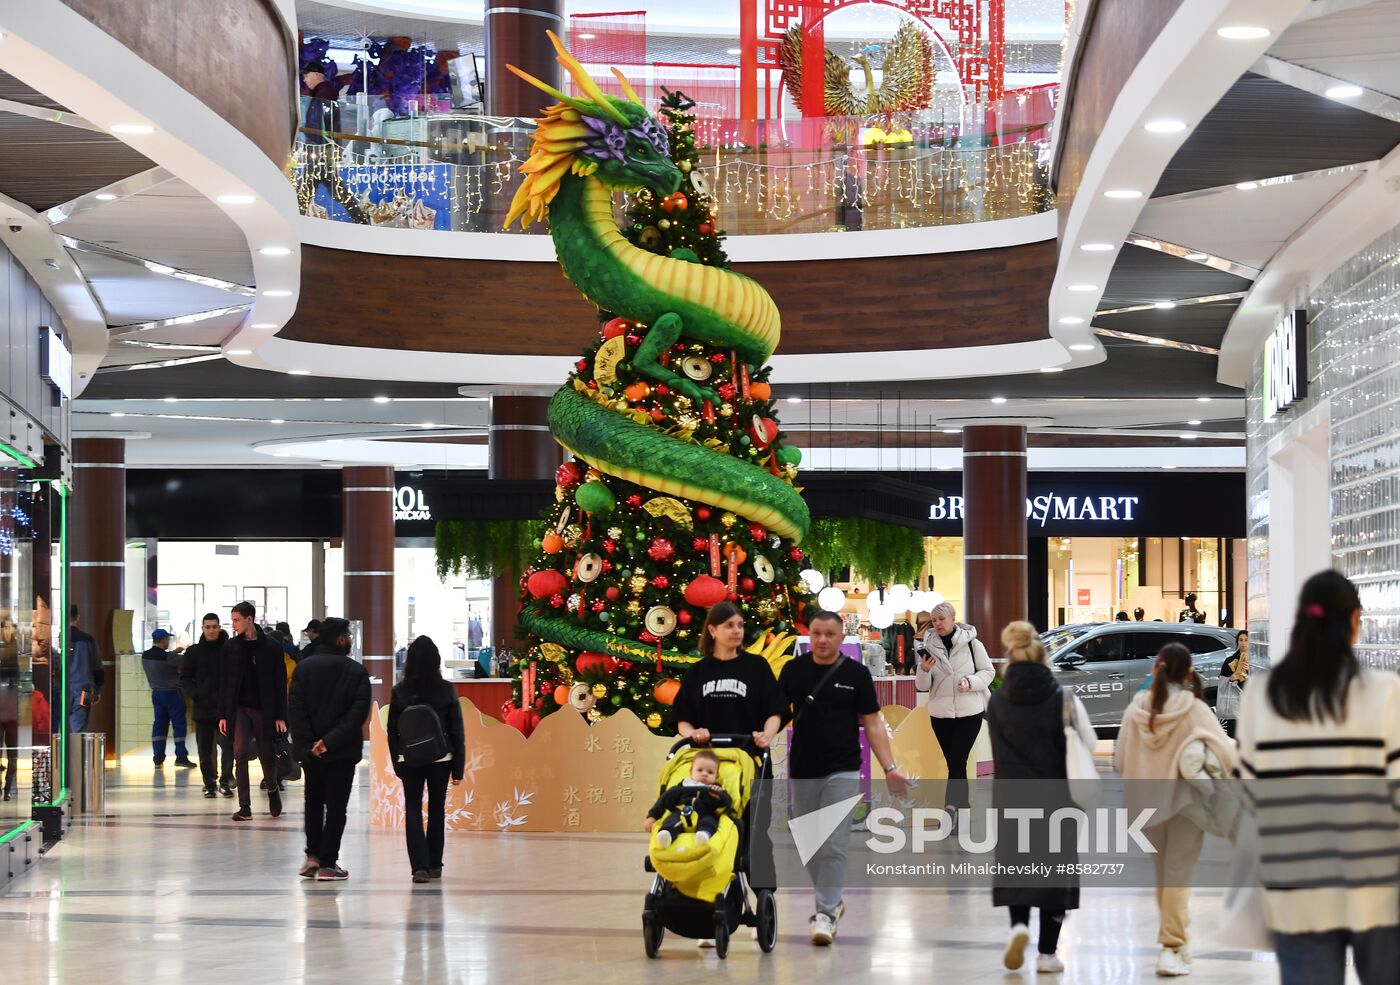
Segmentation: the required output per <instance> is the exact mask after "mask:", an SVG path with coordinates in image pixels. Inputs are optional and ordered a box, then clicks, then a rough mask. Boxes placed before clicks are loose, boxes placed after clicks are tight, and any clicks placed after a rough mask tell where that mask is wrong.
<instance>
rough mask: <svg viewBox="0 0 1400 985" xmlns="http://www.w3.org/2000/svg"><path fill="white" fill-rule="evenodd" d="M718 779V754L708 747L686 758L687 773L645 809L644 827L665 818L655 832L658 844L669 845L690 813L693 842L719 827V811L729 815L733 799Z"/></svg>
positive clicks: (665, 846) (732, 808) (706, 836)
mask: <svg viewBox="0 0 1400 985" xmlns="http://www.w3.org/2000/svg"><path fill="white" fill-rule="evenodd" d="M718 780H719V757H718V756H716V755H715V754H714V753H713V752H710V751H709V750H708V749H701V750H699V751H698V752H696V753H695V758H694V759H692V760H691V761H690V776H689V777H688V778H687V779H685V780H682V781H681V782H680V783H678V784H677V785H676V786H674V787H670V788H669V789H667V790H666V791H665V792H663V793H662V794H661V796H660V797H658V798H657V799H656V803H654V804H652V805H651V810H649V811H647V821H646V830H647V831H650V830H651V829H652V828H653V827H655V825H656V822H657V821H661V819H662V817H665V818H666V819H665V820H664V821H662V822H661V830H660V831H658V832H656V846H657V847H658V848H667V847H669V846H670V844H671V842H672V841H674V840H675V837H676V835H678V834H680V833H681V832H682V831H684V830H685V828H686V822H687V821H688V820H690V819H691V817H694V819H695V843H696V844H697V845H703V844H705V842H707V841H709V840H710V838H711V837H712V836H713V835H714V833H715V832H716V831H717V830H718V829H719V816H720V812H722V811H723V812H726V813H729V814H730V815H731V816H732V815H733V812H734V800H733V798H732V797H730V796H729V792H728V791H726V790H725V789H724V788H723V787H721V786H720V785H719V783H718Z"/></svg>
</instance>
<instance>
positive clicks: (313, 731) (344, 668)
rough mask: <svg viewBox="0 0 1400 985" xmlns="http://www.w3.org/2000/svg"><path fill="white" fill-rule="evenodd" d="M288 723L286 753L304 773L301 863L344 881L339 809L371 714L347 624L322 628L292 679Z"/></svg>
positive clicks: (320, 876)
mask: <svg viewBox="0 0 1400 985" xmlns="http://www.w3.org/2000/svg"><path fill="white" fill-rule="evenodd" d="M287 708H288V712H287V714H288V720H289V721H290V722H291V726H292V751H293V754H294V755H295V756H296V757H297V761H298V762H300V763H301V764H302V766H303V768H304V770H305V773H306V862H305V863H304V864H303V865H302V867H301V874H302V875H303V876H305V877H306V878H308V879H310V878H315V879H317V880H318V881H322V882H324V881H329V880H337V881H338V880H342V879H348V878H349V877H350V873H349V872H347V871H346V870H345V868H344V867H343V866H341V865H340V837H341V835H342V834H344V833H345V808H346V806H347V805H348V804H349V803H350V790H351V787H352V786H353V785H354V783H355V766H356V764H357V763H359V761H360V759H361V758H362V756H363V742H362V741H361V739H360V730H361V728H363V727H364V724H365V719H367V718H368V717H369V708H370V695H369V674H368V673H367V672H366V671H365V668H364V665H363V664H361V663H360V662H359V661H357V660H355V658H353V657H351V656H350V624H349V623H348V622H346V621H345V620H344V619H327V620H325V621H324V622H323V623H321V646H320V648H319V649H318V650H317V652H316V653H314V654H313V655H311V656H309V657H307V658H305V659H304V660H302V662H301V663H299V664H297V669H296V671H295V672H294V673H293V674H292V690H291V697H290V698H289V699H288V705H287Z"/></svg>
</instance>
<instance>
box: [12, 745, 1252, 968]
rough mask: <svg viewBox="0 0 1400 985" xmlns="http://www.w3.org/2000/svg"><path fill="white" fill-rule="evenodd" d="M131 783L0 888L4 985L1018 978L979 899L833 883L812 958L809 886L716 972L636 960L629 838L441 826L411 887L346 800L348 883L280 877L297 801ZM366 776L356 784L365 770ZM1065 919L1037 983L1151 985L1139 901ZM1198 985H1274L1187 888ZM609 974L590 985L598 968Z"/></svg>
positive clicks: (996, 913)
mask: <svg viewBox="0 0 1400 985" xmlns="http://www.w3.org/2000/svg"><path fill="white" fill-rule="evenodd" d="M164 772H165V776H164V777H158V778H152V777H151V775H150V773H149V771H148V772H147V773H146V774H145V775H137V774H134V773H133V772H132V771H127V772H126V773H125V774H124V775H122V776H120V777H118V776H116V775H115V774H114V775H113V777H112V778H111V780H110V781H109V783H110V785H109V789H108V798H107V814H106V816H105V817H104V818H101V819H97V820H94V821H89V822H84V821H79V822H78V823H75V824H74V825H73V827H72V828H71V829H70V831H69V833H68V835H67V837H66V838H65V839H64V840H63V842H62V844H61V846H60V847H59V848H58V849H57V850H56V851H55V852H54V853H53V854H52V855H51V856H50V857H49V858H48V859H47V860H46V861H44V862H43V863H42V864H41V865H40V866H39V867H38V868H37V869H36V870H35V871H33V872H31V873H30V874H29V875H27V876H25V877H23V878H21V879H19V880H18V881H16V882H15V883H14V884H13V885H12V887H11V888H10V889H9V890H8V891H0V961H3V964H4V975H3V979H4V980H5V981H13V982H36V983H37V982H54V983H69V982H115V983H125V982H150V983H154V985H164V983H170V985H176V983H179V985H187V983H198V985H221V983H235V982H237V983H247V982H303V981H306V982H375V983H379V982H394V981H400V982H406V983H418V982H431V983H435V985H436V983H472V982H502V983H506V982H509V983H511V985H520V983H532V982H555V981H559V980H565V981H568V980H579V979H583V978H585V976H594V977H596V978H597V979H598V980H599V981H604V982H622V983H626V982H642V981H648V982H655V981H665V982H668V983H670V982H700V981H711V980H718V981H736V982H755V981H757V982H779V983H786V982H793V983H797V982H801V983H810V982H813V981H815V980H817V979H839V978H846V977H848V976H856V977H855V978H854V979H853V980H856V981H874V980H878V981H888V982H900V981H911V982H919V983H924V982H929V981H938V982H956V983H958V985H974V983H984V982H1003V983H1006V982H1020V981H1028V980H1029V979H1031V978H1034V977H1035V976H1033V975H1030V974H1027V973H1024V972H1022V973H1016V974H1012V973H1009V972H1006V971H1004V970H1003V969H1002V968H1001V963H1000V957H1001V948H1002V944H1003V942H1004V939H1005V919H1006V918H1005V912H1004V911H1002V910H995V909H993V908H992V907H991V905H990V900H989V897H988V894H987V893H985V892H980V891H979V892H964V893H947V892H943V891H914V890H879V891H874V892H871V891H864V892H862V891H854V892H850V893H848V897H847V900H848V904H849V907H850V909H849V913H848V915H847V917H846V919H845V920H844V921H843V922H842V924H841V933H840V936H839V937H838V939H837V943H836V945H835V946H834V947H832V948H829V949H817V948H813V947H812V946H811V945H810V943H809V942H808V940H807V937H806V934H805V930H806V922H807V916H808V914H809V912H810V911H809V906H810V901H809V896H808V894H807V893H797V892H784V893H782V894H781V895H780V899H779V920H780V936H779V942H778V947H777V950H776V951H775V952H774V953H773V954H771V955H764V954H761V953H760V952H759V949H758V945H757V944H756V943H754V942H752V941H751V940H750V939H749V938H748V936H747V935H746V934H745V935H743V936H741V937H740V938H738V939H737V940H736V942H735V944H734V946H733V948H732V949H731V952H730V955H729V959H728V960H727V961H719V960H718V959H716V958H715V956H714V953H713V952H712V951H700V950H698V949H697V948H696V947H695V945H694V943H693V942H691V941H685V940H679V939H676V938H668V939H667V940H666V942H665V944H664V945H663V948H662V956H661V960H659V961H649V960H647V958H646V957H645V956H644V955H643V953H642V942H641V933H640V918H639V915H640V907H641V900H642V896H643V894H644V892H645V890H646V886H647V884H648V877H647V876H646V875H645V874H644V873H643V872H642V871H641V867H640V860H641V855H642V847H641V846H642V839H641V837H640V836H636V837H634V836H627V835H584V836H570V835H548V834H519V833H516V834H458V835H451V836H449V842H448V857H447V868H446V877H445V879H444V880H443V881H442V882H441V883H434V884H430V885H427V886H413V885H412V884H411V883H410V882H409V879H408V875H409V873H408V867H407V864H406V861H405V856H404V852H403V848H402V845H401V841H400V838H399V836H396V835H392V834H389V833H381V832H371V831H369V830H368V829H367V817H368V815H367V812H366V806H365V801H364V791H363V785H362V784H361V785H360V786H359V787H357V790H356V799H355V802H354V804H353V806H352V814H351V818H350V827H349V830H348V832H347V837H346V844H345V850H344V853H343V864H344V865H345V866H346V867H347V868H348V869H349V870H350V872H351V879H350V880H349V881H348V882H345V883H339V884H336V883H322V884H312V883H308V882H305V881H303V880H300V879H298V878H297V876H296V868H297V865H298V864H299V862H300V860H301V854H300V850H301V840H300V825H301V813H300V810H301V795H300V791H299V789H297V786H296V785H293V788H292V790H291V791H290V792H289V794H288V796H287V805H288V806H287V813H286V814H284V815H283V817H282V818H280V819H278V820H275V821H274V820H272V819H271V818H269V817H268V816H267V814H266V803H265V801H263V802H262V803H261V804H260V805H259V808H258V817H257V819H256V821H255V822H254V823H252V824H248V825H239V826H237V827H235V826H234V824H233V823H232V822H231V821H229V820H228V815H229V814H230V813H231V812H232V810H233V806H232V805H231V804H230V802H229V801H228V800H227V799H224V798H219V799H218V800H215V801H209V800H204V799H203V798H202V797H201V796H200V792H199V790H198V779H197V777H195V776H191V775H190V774H189V773H187V772H185V771H176V770H173V769H170V768H167V769H166V770H165V771H164ZM361 780H363V776H362V777H361ZM1084 904H1085V905H1084V908H1083V909H1081V910H1080V911H1078V912H1077V913H1075V914H1074V915H1073V916H1072V917H1071V918H1070V920H1069V921H1068V922H1067V924H1066V927H1065V932H1064V937H1063V939H1062V943H1061V952H1060V953H1061V955H1062V957H1063V958H1064V960H1065V963H1066V965H1067V966H1068V967H1067V970H1066V971H1065V973H1064V974H1063V975H1060V976H1040V981H1052V982H1053V981H1060V982H1066V983H1070V982H1103V983H1126V982H1137V981H1156V980H1157V979H1156V977H1155V976H1154V974H1153V963H1154V961H1155V957H1156V948H1155V945H1154V943H1153V941H1154V938H1155V932H1156V914H1155V912H1154V907H1153V900H1152V895H1151V893H1150V891H1147V892H1144V891H1138V892H1132V893H1107V892H1095V891H1086V893H1085V900H1084ZM1193 918H1194V925H1195V928H1196V930H1197V941H1196V943H1195V946H1194V948H1193V950H1194V951H1195V973H1194V975H1193V976H1192V978H1191V979H1190V981H1192V982H1195V983H1213V982H1214V983H1229V985H1252V983H1264V982H1276V981H1277V974H1276V970H1275V967H1274V964H1273V959H1272V956H1271V955H1255V954H1251V953H1250V952H1246V951H1239V950H1233V949H1231V948H1229V947H1228V945H1227V944H1226V943H1225V941H1224V939H1223V938H1224V936H1225V935H1224V933H1223V931H1224V930H1225V929H1226V928H1223V927H1222V926H1221V906H1220V896H1219V894H1218V893H1214V894H1208V893H1205V892H1202V893H1200V894H1198V896H1197V897H1196V899H1195V901H1194V904H1193ZM602 976H606V977H602Z"/></svg>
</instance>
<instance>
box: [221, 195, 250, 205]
mask: <svg viewBox="0 0 1400 985" xmlns="http://www.w3.org/2000/svg"><path fill="white" fill-rule="evenodd" d="M215 201H216V202H218V203H219V204H220V205H252V204H253V203H254V202H256V201H257V198H256V197H255V196H253V195H220V196H219V197H218V198H217V199H215Z"/></svg>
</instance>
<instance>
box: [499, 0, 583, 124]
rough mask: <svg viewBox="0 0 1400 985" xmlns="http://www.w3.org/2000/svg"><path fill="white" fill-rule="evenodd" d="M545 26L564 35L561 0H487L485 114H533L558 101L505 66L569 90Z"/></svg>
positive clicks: (555, 86) (529, 115) (560, 36)
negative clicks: (510, 66)
mask: <svg viewBox="0 0 1400 985" xmlns="http://www.w3.org/2000/svg"><path fill="white" fill-rule="evenodd" d="M546 31H553V32H554V33H555V34H557V35H558V36H559V38H560V40H564V4H563V0H486V115H487V116H523V117H533V116H535V115H536V114H537V113H539V111H540V110H541V109H543V108H544V107H545V106H548V105H550V104H551V103H553V102H554V100H553V99H552V98H550V97H549V96H548V95H546V94H545V93H543V92H541V91H540V90H539V89H536V88H535V87H534V86H532V85H530V84H529V83H528V82H526V81H524V80H523V79H521V78H519V77H517V76H516V75H515V73H513V72H511V71H510V70H509V69H507V68H506V66H507V65H514V66H515V67H516V68H518V69H521V70H522V71H525V72H529V73H530V74H531V75H533V76H534V77H535V78H537V79H539V80H540V81H541V82H547V83H548V84H549V85H552V86H554V88H556V89H558V90H560V91H561V92H567V91H568V90H566V89H565V88H564V83H563V81H562V74H563V69H561V68H560V66H559V63H558V62H556V61H555V60H554V46H553V45H552V44H550V42H549V37H548V36H547V35H546V34H545V32H546Z"/></svg>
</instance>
